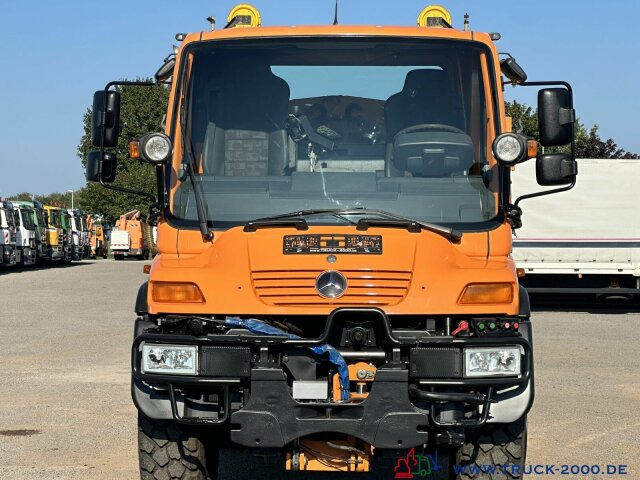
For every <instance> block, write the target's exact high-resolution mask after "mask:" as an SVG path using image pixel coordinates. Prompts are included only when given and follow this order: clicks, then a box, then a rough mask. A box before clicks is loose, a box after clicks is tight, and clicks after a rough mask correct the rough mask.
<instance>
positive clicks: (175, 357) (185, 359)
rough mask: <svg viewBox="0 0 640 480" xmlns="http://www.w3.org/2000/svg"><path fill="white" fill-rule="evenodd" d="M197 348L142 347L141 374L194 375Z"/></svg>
mask: <svg viewBox="0 0 640 480" xmlns="http://www.w3.org/2000/svg"><path fill="white" fill-rule="evenodd" d="M197 372H198V347H196V346H192V345H153V344H149V343H145V344H143V345H142V373H158V374H165V375H196V374H197Z"/></svg>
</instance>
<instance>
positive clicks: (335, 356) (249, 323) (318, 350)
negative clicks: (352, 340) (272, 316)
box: [225, 317, 351, 400]
mask: <svg viewBox="0 0 640 480" xmlns="http://www.w3.org/2000/svg"><path fill="white" fill-rule="evenodd" d="M225 326H227V327H242V328H246V329H247V330H249V331H250V332H252V333H262V334H264V335H277V336H279V337H287V338H289V339H290V340H301V338H300V337H299V336H298V335H294V334H292V333H288V332H285V331H284V330H281V329H279V328H277V327H274V326H272V325H269V324H268V323H265V322H263V321H262V320H256V319H254V318H248V319H243V318H238V317H227V318H226V319H225ZM309 349H310V350H311V351H312V352H313V353H315V354H316V355H318V356H322V355H324V354H325V353H326V354H327V355H328V356H329V361H330V362H331V363H332V364H334V365H335V366H336V367H337V368H338V377H339V378H340V387H341V390H340V398H341V399H342V400H349V398H350V396H351V394H350V388H351V387H350V385H349V368H348V367H347V362H346V361H345V360H344V357H343V356H342V355H340V352H338V351H337V350H336V349H335V348H333V347H332V346H331V345H327V344H324V345H316V346H313V347H309Z"/></svg>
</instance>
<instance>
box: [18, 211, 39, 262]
mask: <svg viewBox="0 0 640 480" xmlns="http://www.w3.org/2000/svg"><path fill="white" fill-rule="evenodd" d="M13 219H14V224H15V227H16V252H17V254H18V257H19V258H20V260H19V261H20V264H21V265H35V263H36V226H35V224H34V223H33V209H32V208H29V207H24V206H19V205H16V204H13Z"/></svg>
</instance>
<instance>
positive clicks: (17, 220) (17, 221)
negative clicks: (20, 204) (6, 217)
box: [13, 210, 21, 227]
mask: <svg viewBox="0 0 640 480" xmlns="http://www.w3.org/2000/svg"><path fill="white" fill-rule="evenodd" d="M13 221H14V222H15V224H16V227H19V226H20V225H21V223H20V213H19V212H18V210H14V211H13Z"/></svg>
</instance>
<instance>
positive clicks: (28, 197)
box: [10, 191, 84, 208]
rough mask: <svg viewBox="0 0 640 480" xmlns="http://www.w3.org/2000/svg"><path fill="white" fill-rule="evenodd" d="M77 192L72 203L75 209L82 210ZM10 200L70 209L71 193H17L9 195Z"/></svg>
mask: <svg viewBox="0 0 640 480" xmlns="http://www.w3.org/2000/svg"><path fill="white" fill-rule="evenodd" d="M78 193H79V191H78V192H75V193H74V195H75V197H74V199H73V203H74V205H73V206H74V207H75V208H84V207H83V205H82V203H81V202H79V198H78ZM10 198H11V200H23V201H27V202H31V201H33V200H36V201H37V202H42V203H44V204H45V205H59V206H61V207H63V208H71V192H65V193H60V192H54V193H49V194H47V195H33V194H31V193H29V192H22V193H18V194H17V195H11V197H10Z"/></svg>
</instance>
